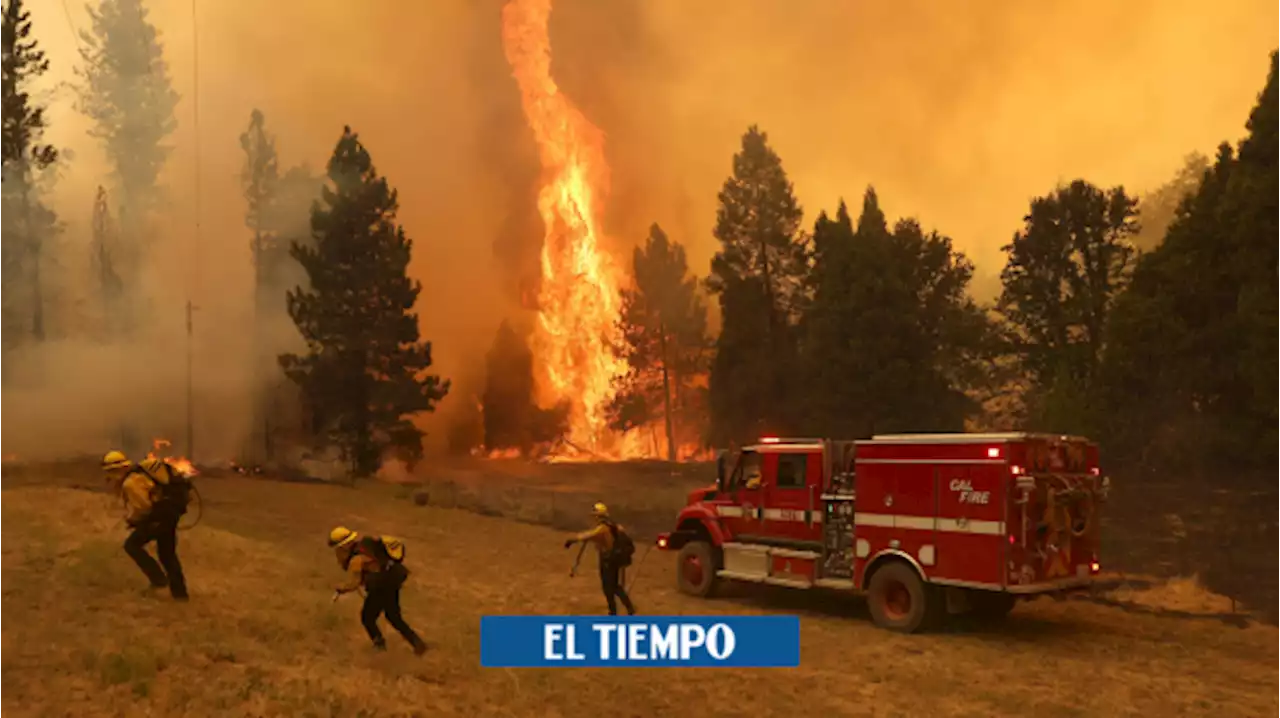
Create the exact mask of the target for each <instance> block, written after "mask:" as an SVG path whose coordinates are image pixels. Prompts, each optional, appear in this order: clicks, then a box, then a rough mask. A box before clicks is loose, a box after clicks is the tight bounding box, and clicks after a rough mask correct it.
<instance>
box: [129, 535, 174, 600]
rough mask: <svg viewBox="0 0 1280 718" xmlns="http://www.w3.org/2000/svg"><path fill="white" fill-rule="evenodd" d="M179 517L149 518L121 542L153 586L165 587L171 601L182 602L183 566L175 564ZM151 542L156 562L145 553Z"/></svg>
mask: <svg viewBox="0 0 1280 718" xmlns="http://www.w3.org/2000/svg"><path fill="white" fill-rule="evenodd" d="M178 518H179V517H178V516H176V515H162V516H156V517H152V518H148V519H147V520H145V521H143V522H142V523H141V524H138V525H137V526H135V527H134V528H133V532H132V533H130V534H129V538H127V539H125V540H124V550H125V553H127V554H129V558H131V559H133V562H134V563H136V564H138V568H140V569H142V572H143V573H144V574H146V576H147V580H149V581H151V585H152V586H153V587H155V588H163V587H165V586H168V587H169V593H171V594H173V597H174V598H178V599H185V598H186V597H187V581H186V579H185V578H184V577H183V575H182V564H181V563H180V562H179V561H178ZM152 541H155V542H156V556H157V557H159V559H160V562H159V563H156V560H155V559H154V558H151V554H149V553H147V548H146V546H147V544H149V543H151V542H152ZM162 566H163V568H161V567H162Z"/></svg>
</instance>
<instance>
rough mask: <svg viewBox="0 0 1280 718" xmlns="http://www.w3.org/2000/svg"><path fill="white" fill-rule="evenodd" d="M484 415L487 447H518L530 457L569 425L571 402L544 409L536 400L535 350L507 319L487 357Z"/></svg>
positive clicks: (557, 436) (491, 449)
mask: <svg viewBox="0 0 1280 718" xmlns="http://www.w3.org/2000/svg"><path fill="white" fill-rule="evenodd" d="M485 370H486V374H485V384H484V393H483V394H482V395H481V398H480V406H481V413H482V414H483V419H482V421H483V426H484V447H485V448H486V449H488V450H489V451H499V450H503V449H517V450H519V451H520V453H521V454H522V455H524V456H529V455H531V454H532V453H533V451H534V450H535V449H536V448H537V447H538V446H539V445H547V444H550V443H552V442H554V441H555V440H556V439H557V438H559V437H560V436H562V435H563V434H564V433H565V431H566V430H567V428H568V417H569V411H568V405H567V404H566V405H564V406H562V407H555V408H553V409H541V408H539V407H538V406H537V404H536V403H535V399H534V385H533V352H532V351H530V349H529V345H528V343H527V342H526V341H525V339H524V338H523V337H522V336H520V335H519V334H517V333H516V331H515V329H513V328H512V327H511V324H510V323H508V322H506V321H504V322H502V324H501V325H500V326H499V327H498V333H497V336H495V337H494V340H493V346H492V347H490V349H489V353H488V355H486V357H485Z"/></svg>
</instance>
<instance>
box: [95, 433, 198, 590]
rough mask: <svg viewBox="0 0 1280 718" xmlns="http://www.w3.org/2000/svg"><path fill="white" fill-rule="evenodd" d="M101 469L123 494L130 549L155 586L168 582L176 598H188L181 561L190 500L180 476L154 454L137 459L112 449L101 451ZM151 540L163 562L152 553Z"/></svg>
mask: <svg viewBox="0 0 1280 718" xmlns="http://www.w3.org/2000/svg"><path fill="white" fill-rule="evenodd" d="M102 470H103V472H104V473H106V476H107V483H108V485H109V486H110V487H111V488H112V489H113V490H114V491H115V492H116V493H118V494H119V495H120V496H121V497H122V498H123V500H124V504H125V509H126V514H125V523H127V524H128V525H129V528H130V533H129V537H128V538H126V539H125V541H124V550H125V553H127V554H129V558H131V559H133V562H134V563H136V564H138V568H140V569H142V573H143V574H145V575H146V577H147V579H148V580H149V581H150V582H151V588H152V589H153V590H154V589H161V588H165V587H166V586H167V587H168V588H169V593H170V594H171V595H172V596H173V598H174V600H177V601H186V600H187V582H186V579H185V578H184V576H183V575H182V563H181V562H180V561H178V521H179V520H180V519H181V518H182V514H184V513H186V509H187V506H186V498H185V493H183V494H180V493H179V492H178V491H177V489H178V488H179V487H178V486H177V485H178V484H179V483H180V481H178V480H174V479H175V476H174V473H173V470H172V467H170V466H169V465H168V464H166V463H165V462H164V460H163V459H156V458H151V457H148V458H146V459H143V460H142V461H141V462H139V463H136V464H135V463H134V462H132V461H130V460H129V459H128V457H126V456H125V455H124V453H123V452H120V451H109V452H107V454H106V456H104V457H102ZM171 488H172V489H174V490H172V491H171V490H170V489H171ZM152 541H154V542H155V544H156V556H157V557H158V558H159V559H160V561H159V563H157V562H156V559H154V558H152V557H151V554H149V553H147V549H146V546H147V544H149V543H151V542H152Z"/></svg>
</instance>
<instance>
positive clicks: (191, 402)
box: [186, 299, 196, 461]
mask: <svg viewBox="0 0 1280 718" xmlns="http://www.w3.org/2000/svg"><path fill="white" fill-rule="evenodd" d="M195 310H196V307H195V305H194V304H192V303H191V300H190V299H188V300H187V451H186V457H187V461H195V460H196V458H195V457H196V454H195V446H196V438H195V434H196V432H195V382H194V381H193V379H192V375H191V363H192V361H191V360H192V357H193V356H194V354H195V352H194V346H193V345H194V343H195V340H194V335H193V332H192V321H191V318H192V315H193V314H194V313H195Z"/></svg>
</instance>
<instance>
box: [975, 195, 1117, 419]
mask: <svg viewBox="0 0 1280 718" xmlns="http://www.w3.org/2000/svg"><path fill="white" fill-rule="evenodd" d="M1136 216H1137V202H1136V200H1134V199H1132V198H1130V197H1129V196H1128V195H1127V194H1125V191H1124V188H1123V187H1114V188H1112V189H1110V190H1105V191H1104V190H1101V189H1099V188H1097V187H1095V186H1093V185H1091V184H1089V183H1088V182H1085V181H1083V180H1076V181H1074V182H1072V183H1071V184H1070V185H1068V186H1066V187H1060V188H1058V189H1057V190H1055V191H1054V192H1053V193H1052V194H1050V195H1048V196H1045V197H1039V198H1037V199H1035V200H1033V201H1032V202H1031V212H1030V213H1029V214H1028V215H1027V217H1026V220H1025V221H1026V226H1025V227H1024V228H1023V229H1022V230H1020V231H1018V232H1017V233H1016V234H1015V235H1014V237H1013V241H1012V242H1011V243H1010V244H1008V245H1005V247H1004V248H1003V249H1004V251H1005V252H1006V253H1007V254H1008V260H1007V263H1006V265H1005V268H1004V270H1003V271H1002V272H1001V275H1000V277H1001V281H1002V282H1003V284H1004V288H1003V291H1002V293H1001V295H1000V300H999V308H1000V311H1001V313H1002V314H1003V315H1004V316H1005V317H1006V318H1007V319H1008V321H1009V322H1010V324H1011V326H1012V327H1013V328H1014V330H1015V331H1016V335H1017V338H1016V344H1017V352H1018V355H1019V357H1020V359H1021V361H1022V364H1023V367H1024V369H1025V370H1026V371H1027V372H1028V373H1029V375H1030V377H1031V378H1032V381H1033V387H1034V388H1033V392H1034V394H1035V400H1034V401H1033V402H1032V403H1033V404H1034V405H1035V408H1034V409H1033V410H1032V416H1033V419H1032V421H1033V423H1034V424H1036V425H1038V426H1039V427H1040V428H1044V429H1052V430H1055V431H1087V430H1088V429H1089V428H1090V427H1089V421H1090V419H1089V417H1090V415H1091V414H1092V412H1093V411H1094V410H1096V407H1091V406H1090V405H1089V401H1090V399H1091V397H1092V395H1093V387H1094V384H1093V382H1094V379H1095V377H1096V375H1097V369H1098V364H1099V362H1100V361H1101V359H1102V349H1103V332H1104V330H1105V329H1106V325H1107V315H1108V313H1109V311H1110V309H1111V306H1112V304H1113V302H1114V300H1115V297H1116V295H1118V294H1119V293H1120V292H1121V291H1122V290H1123V289H1124V287H1125V285H1126V283H1127V281H1128V278H1129V274H1130V272H1131V270H1132V264H1133V262H1132V260H1133V257H1134V256H1135V254H1136V252H1135V250H1134V247H1133V243H1132V237H1133V236H1134V234H1136V233H1137V231H1138V223H1137V221H1136Z"/></svg>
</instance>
